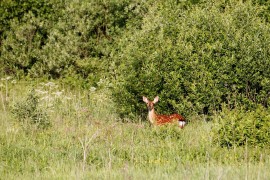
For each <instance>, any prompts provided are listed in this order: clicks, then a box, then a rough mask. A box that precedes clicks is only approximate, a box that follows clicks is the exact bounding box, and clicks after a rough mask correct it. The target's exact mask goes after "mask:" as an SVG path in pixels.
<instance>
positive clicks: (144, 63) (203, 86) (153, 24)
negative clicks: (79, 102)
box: [115, 1, 270, 116]
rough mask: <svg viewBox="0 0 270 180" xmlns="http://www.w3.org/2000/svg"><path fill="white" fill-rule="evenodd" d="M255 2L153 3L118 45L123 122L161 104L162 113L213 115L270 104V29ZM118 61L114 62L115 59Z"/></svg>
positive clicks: (119, 99)
mask: <svg viewBox="0 0 270 180" xmlns="http://www.w3.org/2000/svg"><path fill="white" fill-rule="evenodd" d="M261 12H262V8H261V7H259V6H256V5H254V4H252V3H251V2H246V3H241V2H238V1H230V2H226V3H225V2H218V1H209V2H205V3H201V4H199V5H195V6H191V7H190V8H186V7H184V6H182V5H181V4H177V3H162V2H160V3H156V4H153V6H152V7H151V8H150V9H149V11H148V13H147V14H146V16H145V17H144V19H143V25H142V28H141V30H137V29H136V30H134V31H131V32H130V34H128V35H126V36H124V37H123V38H122V39H121V40H120V43H119V47H120V50H119V51H120V52H119V54H117V56H118V57H120V58H118V62H117V63H118V64H119V67H120V68H119V69H120V70H121V71H120V70H119V69H118V70H119V76H118V79H117V83H116V86H117V88H116V89H115V97H116V100H117V101H118V104H119V107H120V108H119V111H120V112H121V113H122V115H140V114H142V112H144V109H145V107H144V104H143V103H142V101H141V96H142V95H145V96H150V97H149V98H150V99H151V98H153V97H154V96H155V95H159V96H160V99H161V100H160V102H159V105H158V107H160V110H161V111H162V112H164V113H166V112H167V113H171V112H172V111H178V112H179V113H182V114H184V115H185V116H188V115H191V114H194V113H195V114H197V113H211V112H213V111H215V110H218V109H220V106H221V104H222V103H223V102H225V103H228V104H230V105H231V106H233V104H234V102H235V101H237V102H239V103H240V104H244V105H246V106H247V107H249V108H253V107H254V105H255V104H257V103H261V104H263V105H265V106H267V105H268V104H269V94H268V92H269V90H270V86H269V83H268V82H269V81H270V76H269V74H270V72H269V71H270V70H269V68H268V66H269V65H270V64H269V63H270V60H269V57H270V56H269V55H270V49H269V47H270V41H269V39H270V28H269V26H268V24H266V23H265V22H264V21H263V20H262V19H261V17H260V13H261ZM116 58H117V57H116Z"/></svg>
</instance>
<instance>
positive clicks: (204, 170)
mask: <svg viewBox="0 0 270 180" xmlns="http://www.w3.org/2000/svg"><path fill="white" fill-rule="evenodd" d="M31 89H34V92H35V94H37V95H38V97H39V101H38V108H39V109H41V110H42V112H43V113H45V114H46V115H47V116H46V118H47V119H48V120H49V121H50V126H48V127H47V128H45V129H41V128H38V126H37V125H35V124H33V123H31V116H29V117H28V118H25V119H24V120H23V121H22V119H18V116H16V115H19V114H20V113H19V112H20V109H18V108H17V109H16V111H14V107H15V106H16V104H24V103H26V105H29V104H27V103H29V102H27V100H26V99H27V97H28V96H29V94H30V92H31ZM0 90H1V91H0V93H1V94H0V95H1V97H0V98H1V103H0V179H146V178H147V179H270V154H269V152H270V149H269V148H268V149H267V148H259V147H252V148H251V147H248V146H245V147H237V148H231V149H227V148H220V147H219V146H217V145H215V144H214V143H213V142H212V135H211V127H212V126H213V124H214V123H213V122H211V121H210V122H206V121H204V117H201V116H196V117H190V122H189V124H188V125H187V126H186V127H185V128H184V129H179V128H177V127H174V126H164V127H151V126H150V125H149V123H148V122H147V121H145V120H144V119H142V120H141V119H138V120H137V122H136V121H135V122H136V123H134V120H133V121H129V120H126V119H125V120H122V119H119V118H118V116H117V112H115V110H114V104H113V102H112V101H111V100H110V99H111V98H110V93H109V91H108V90H106V88H104V89H103V90H96V89H95V88H90V90H87V91H86V90H84V91H82V90H72V89H69V88H68V87H65V86H59V85H57V84H55V83H52V82H49V83H48V82H46V83H39V82H32V83H16V82H13V83H12V82H11V81H5V80H2V82H1V89H0ZM142 103H143V102H142ZM20 107H21V108H24V106H20ZM28 113H32V112H28ZM40 118H41V120H42V118H45V116H40Z"/></svg>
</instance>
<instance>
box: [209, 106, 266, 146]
mask: <svg viewBox="0 0 270 180" xmlns="http://www.w3.org/2000/svg"><path fill="white" fill-rule="evenodd" d="M269 119H270V114H269V110H268V109H265V108H263V107H262V106H259V107H258V108H257V109H256V110H255V111H248V112H247V111H245V110H244V109H239V108H236V109H233V110H229V109H226V108H223V111H222V113H220V115H218V116H217V118H216V122H215V125H214V127H213V129H212V136H213V139H214V142H215V143H217V144H219V145H220V146H222V147H232V146H244V145H248V146H255V147H257V146H259V147H269V145H270V141H269V139H270V132H269V127H270V121H269Z"/></svg>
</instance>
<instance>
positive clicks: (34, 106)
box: [11, 90, 51, 129]
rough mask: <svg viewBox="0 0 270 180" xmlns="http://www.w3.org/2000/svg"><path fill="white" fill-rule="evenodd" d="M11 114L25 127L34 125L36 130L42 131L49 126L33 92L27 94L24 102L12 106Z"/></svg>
mask: <svg viewBox="0 0 270 180" xmlns="http://www.w3.org/2000/svg"><path fill="white" fill-rule="evenodd" d="M11 112H12V114H13V115H14V117H15V118H16V119H17V120H18V121H19V122H22V125H26V127H27V126H28V125H36V126H37V127H38V128H41V129H44V128H48V127H49V126H50V125H51V123H50V120H49V117H48V115H47V113H46V111H44V109H42V107H40V106H39V98H38V96H37V95H36V94H35V92H34V90H33V91H31V92H30V93H29V94H28V96H27V98H26V99H25V100H22V101H21V102H17V103H16V104H14V106H13V107H12V110H11Z"/></svg>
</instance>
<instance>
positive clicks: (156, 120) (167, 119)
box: [143, 96, 186, 129]
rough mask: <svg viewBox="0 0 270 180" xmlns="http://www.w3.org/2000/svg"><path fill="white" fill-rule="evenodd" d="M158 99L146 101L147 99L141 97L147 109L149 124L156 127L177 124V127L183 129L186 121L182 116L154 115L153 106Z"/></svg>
mask: <svg viewBox="0 0 270 180" xmlns="http://www.w3.org/2000/svg"><path fill="white" fill-rule="evenodd" d="M158 100H159V97H158V96H156V97H155V98H154V100H153V101H150V100H148V99H147V97H144V96H143V101H144V102H145V103H146V105H147V109H148V119H149V121H150V123H151V124H152V125H154V126H156V125H164V124H168V123H178V126H179V127H180V128H181V129H182V128H184V126H185V124H186V120H185V118H184V117H183V116H181V115H180V114H171V115H161V114H156V113H155V109H154V105H155V104H156V103H157V102H158Z"/></svg>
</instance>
